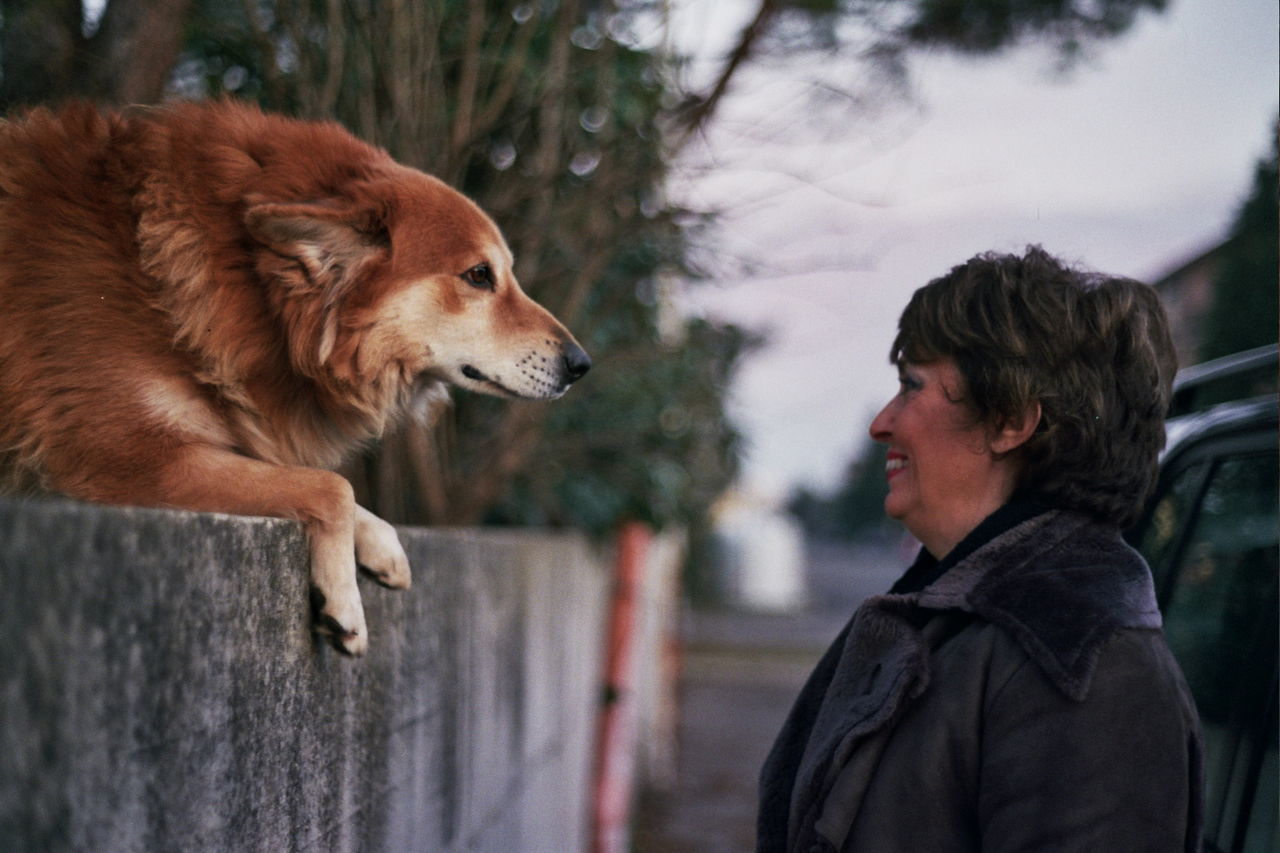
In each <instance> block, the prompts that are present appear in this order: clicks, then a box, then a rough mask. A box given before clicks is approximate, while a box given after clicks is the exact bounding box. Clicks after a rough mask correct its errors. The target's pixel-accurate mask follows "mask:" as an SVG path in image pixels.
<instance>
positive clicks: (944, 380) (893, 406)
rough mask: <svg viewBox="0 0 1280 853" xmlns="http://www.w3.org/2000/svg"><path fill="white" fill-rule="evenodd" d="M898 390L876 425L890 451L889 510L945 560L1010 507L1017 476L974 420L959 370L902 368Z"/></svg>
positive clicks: (941, 365) (947, 365) (935, 365)
mask: <svg viewBox="0 0 1280 853" xmlns="http://www.w3.org/2000/svg"><path fill="white" fill-rule="evenodd" d="M899 385H900V389H899V391H898V394H897V396H895V397H894V398H893V399H892V400H890V401H889V403H888V404H887V405H886V406H885V407H884V408H883V409H882V410H881V411H880V414H878V415H876V418H875V420H873V421H872V422H871V437H872V438H873V439H875V440H876V441H879V442H883V443H885V444H887V445H889V457H888V462H887V463H886V465H885V476H886V477H888V480H889V495H888V497H886V498H885V501H884V509H885V513H886V514H888V515H889V516H890V517H892V518H896V519H898V520H899V521H901V522H902V523H903V524H904V525H905V526H906V528H907V530H909V531H911V534H912V535H913V536H915V537H916V538H917V539H919V540H920V542H921V544H923V545H924V546H925V548H927V549H928V550H929V553H931V554H933V556H935V557H937V558H938V559H941V558H942V557H944V556H946V554H947V553H948V552H949V551H950V550H951V549H952V548H953V547H955V546H956V544H958V543H959V542H960V540H961V539H963V538H964V537H965V536H966V535H967V534H968V533H969V531H971V530H973V528H974V527H976V526H977V525H978V524H979V523H980V522H981V521H982V520H983V519H984V518H986V517H987V516H988V515H990V514H991V513H992V512H994V511H995V510H997V509H999V508H1000V506H1001V505H1002V504H1004V503H1005V501H1007V500H1008V499H1009V496H1010V495H1011V494H1012V493H1013V487H1014V483H1015V482H1016V475H1017V469H1016V466H1015V463H1014V462H1013V461H1012V460H1011V459H1010V458H1009V457H1007V456H1002V455H1000V454H998V453H997V452H996V449H995V448H994V447H993V446H992V439H993V437H994V436H993V431H992V430H991V429H990V428H989V427H988V426H987V425H986V424H983V423H981V422H979V421H978V420H977V418H976V417H975V416H974V413H973V410H972V409H971V408H970V406H969V404H968V403H967V402H966V398H967V391H966V388H965V383H964V379H963V377H961V375H960V371H959V369H958V368H957V367H956V365H955V362H953V361H951V360H950V359H943V360H940V361H935V362H930V363H928V364H912V363H905V364H902V365H901V366H900V367H899Z"/></svg>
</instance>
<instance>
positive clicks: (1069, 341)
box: [889, 246, 1177, 527]
mask: <svg viewBox="0 0 1280 853" xmlns="http://www.w3.org/2000/svg"><path fill="white" fill-rule="evenodd" d="M943 358H948V359H951V360H953V361H954V362H955V364H956V366H957V367H958V368H959V371H960V375H961V376H962V377H963V378H964V381H965V384H966V391H965V398H966V402H967V403H968V404H969V405H970V406H971V407H972V408H973V410H974V413H975V414H976V416H977V417H978V418H979V419H980V420H981V421H983V422H985V423H989V424H992V425H994V426H1002V425H1005V424H1010V423H1018V422H1020V421H1021V420H1022V418H1023V417H1024V416H1025V413H1026V412H1027V411H1028V410H1030V409H1031V408H1032V407H1033V406H1034V404H1035V403H1037V402H1038V403H1039V404H1040V410H1041V418H1040V423H1039V426H1038V427H1037V428H1036V431H1035V432H1034V433H1033V434H1032V436H1031V438H1030V439H1028V440H1027V442H1026V443H1025V444H1024V445H1022V446H1021V447H1020V448H1018V449H1017V450H1016V451H1014V452H1015V453H1016V454H1018V455H1019V457H1020V460H1021V462H1022V468H1021V474H1020V479H1019V482H1018V488H1019V489H1020V490H1029V491H1033V492H1034V493H1036V494H1037V495H1039V496H1041V497H1042V498H1045V499H1047V500H1048V501H1050V502H1051V503H1053V504H1054V505H1055V506H1059V507H1065V508H1071V509H1078V510H1082V511H1084V512H1088V513H1090V514H1092V515H1094V516H1097V517H1099V518H1103V519H1108V520H1111V521H1114V522H1116V523H1118V524H1120V525H1121V526H1122V527H1127V526H1128V525H1130V524H1132V523H1133V522H1134V521H1136V520H1137V518H1138V515H1139V513H1140V512H1141V510H1142V505H1143V503H1144V502H1145V500H1146V498H1147V496H1148V495H1149V494H1150V492H1151V489H1152V487H1153V486H1154V485H1155V478H1156V473H1157V460H1158V456H1159V453H1160V449H1161V448H1162V447H1164V438H1165V434H1164V417H1165V414H1166V412H1167V411H1168V407H1169V398H1170V393H1171V391H1170V388H1171V384H1172V382H1173V374H1174V372H1175V370H1176V368H1177V358H1176V356H1175V355H1174V350H1173V342H1172V340H1171V339H1170V336H1169V323H1168V320H1167V318H1166V317H1165V313H1164V309H1163V308H1161V306H1160V302H1159V300H1158V299H1157V297H1156V294H1155V291H1154V290H1153V289H1152V288H1151V287H1149V286H1147V285H1145V284H1142V283H1140V282H1136V281H1132V280H1130V279H1125V278H1115V277H1111V276H1105V275H1099V274H1096V273H1092V272H1085V271H1081V270H1076V269H1072V268H1071V267H1069V266H1067V265H1066V264H1064V263H1062V262H1061V261H1059V260H1058V259H1056V258H1054V257H1053V256H1052V255H1050V254H1049V253H1047V252H1045V251H1044V250H1043V249H1041V248H1040V247H1038V246H1031V247H1029V248H1028V249H1027V251H1026V254H1024V255H1023V256H1021V257H1018V256H1016V255H1002V254H995V253H989V254H983V255H978V256H977V257H975V258H973V259H971V260H970V261H968V262H967V263H965V264H962V265H960V266H958V267H955V268H954V269H953V270H951V272H949V273H948V274H947V275H945V276H943V277H941V278H938V279H935V280H934V281H931V282H929V283H928V284H927V285H925V286H924V287H922V288H920V289H919V290H917V291H916V292H915V295H913V296H912V297H911V301H910V303H908V305H907V307H906V310H905V311H903V313H902V319H901V320H900V321H899V323H898V335H897V338H896V339H895V340H894V342H893V349H892V350H891V351H890V355H889V359H890V361H892V362H893V363H894V364H900V363H902V362H912V363H916V364H927V363H929V362H932V361H937V360H939V359H943Z"/></svg>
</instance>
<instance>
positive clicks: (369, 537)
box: [356, 504, 412, 589]
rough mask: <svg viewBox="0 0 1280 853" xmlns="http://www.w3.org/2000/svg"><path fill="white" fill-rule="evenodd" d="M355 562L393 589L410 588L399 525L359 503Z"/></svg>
mask: <svg viewBox="0 0 1280 853" xmlns="http://www.w3.org/2000/svg"><path fill="white" fill-rule="evenodd" d="M356 562H357V563H359V564H360V568H362V569H364V570H365V571H366V572H368V573H369V574H370V575H371V576H372V577H373V579H374V580H376V581H377V582H378V583H380V584H382V585H383V586H388V587H391V588H392V589H408V588H409V583H410V582H411V580H412V578H411V576H410V574H409V558H408V557H407V556H405V553H404V548H403V547H402V546H401V545H400V537H398V536H396V529H395V528H394V527H392V526H391V525H390V524H388V523H387V522H385V521H383V520H382V519H381V518H378V517H377V516H376V515H374V514H373V513H371V512H369V510H367V509H365V508H364V507H362V506H360V505H359V504H356Z"/></svg>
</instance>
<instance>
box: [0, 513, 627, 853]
mask: <svg viewBox="0 0 1280 853" xmlns="http://www.w3.org/2000/svg"><path fill="white" fill-rule="evenodd" d="M400 534H401V539H402V541H403V542H404V543H405V545H406V549H407V550H408V552H409V557H410V560H411V561H412V563H413V566H414V585H413V589H412V590H410V591H408V592H394V591H390V590H384V589H382V588H380V587H378V586H376V585H375V584H373V583H369V582H363V581H362V584H361V591H362V594H363V595H364V599H365V607H366V611H367V614H368V619H369V626H370V633H371V637H370V639H371V650H370V652H369V654H368V656H367V657H365V658H363V659H361V660H348V659H345V658H342V657H341V656H339V655H338V654H337V653H335V652H334V651H333V650H332V649H330V648H329V647H328V646H327V645H326V644H324V643H323V642H322V641H320V640H318V639H317V638H315V637H314V636H313V634H312V633H311V630H310V624H309V614H308V606H307V581H306V560H305V554H306V548H305V541H304V537H303V534H302V531H301V529H300V527H299V526H298V525H297V524H294V523H291V522H284V521H273V520H263V519H245V518H235V517H228V516H215V515H198V514H191V513H175V512H163V511H152V510H136V509H119V508H109V507H97V506H86V505H81V504H75V503H70V502H49V503H43V502H42V503H29V504H21V503H6V502H0V650H3V651H2V652H0V850H5V851H8V850H13V851H19V850H21V851H72V850H74V851H95V853H97V851H110V853H130V851H139V853H142V851H162V850H163V851H169V850H173V851H178V850H181V851H185V852H186V853H191V852H192V851H219V853H224V851H270V852H271V853H283V851H357V850H359V851H389V852H390V851H393V852H394V853H407V851H432V853H435V851H441V852H442V853H452V851H477V852H479V851H503V853H509V851H534V853H540V851H547V853H562V851H575V850H581V849H584V845H585V844H586V839H587V825H586V824H587V790H588V779H589V773H590V754H591V747H592V738H593V736H594V719H595V714H596V706H597V702H598V698H599V697H598V683H599V682H598V676H599V671H598V667H599V661H600V655H601V644H602V642H603V635H604V632H603V630H602V619H603V615H604V614H603V602H604V599H605V594H606V591H607V590H606V586H607V576H606V572H605V571H604V569H603V568H602V563H601V561H600V560H599V559H598V558H597V556H596V555H595V554H593V553H592V552H591V550H590V549H589V548H588V547H587V546H586V545H585V544H584V543H583V542H582V541H581V540H579V539H576V538H572V537H563V536H552V535H546V534H530V533H517V532H512V533H494V532H491V531H485V532H483V533H480V532H476V531H434V530H432V531H426V530H414V529H402V530H401V531H400Z"/></svg>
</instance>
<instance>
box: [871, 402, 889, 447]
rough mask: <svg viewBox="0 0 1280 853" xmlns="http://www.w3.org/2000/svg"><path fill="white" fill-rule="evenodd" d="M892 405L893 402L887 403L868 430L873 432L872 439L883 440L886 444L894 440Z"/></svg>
mask: <svg viewBox="0 0 1280 853" xmlns="http://www.w3.org/2000/svg"><path fill="white" fill-rule="evenodd" d="M892 406H893V403H892V402H889V403H886V404H885V406H884V408H883V409H881V410H880V413H879V414H878V415H876V416H875V418H874V419H873V420H872V421H871V426H870V427H869V428H868V429H867V432H869V433H870V434H871V438H872V440H874V441H882V442H885V443H886V444H887V443H889V441H891V440H892V438H893V415H892V414H891V413H890V411H889V409H890V408H892Z"/></svg>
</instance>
